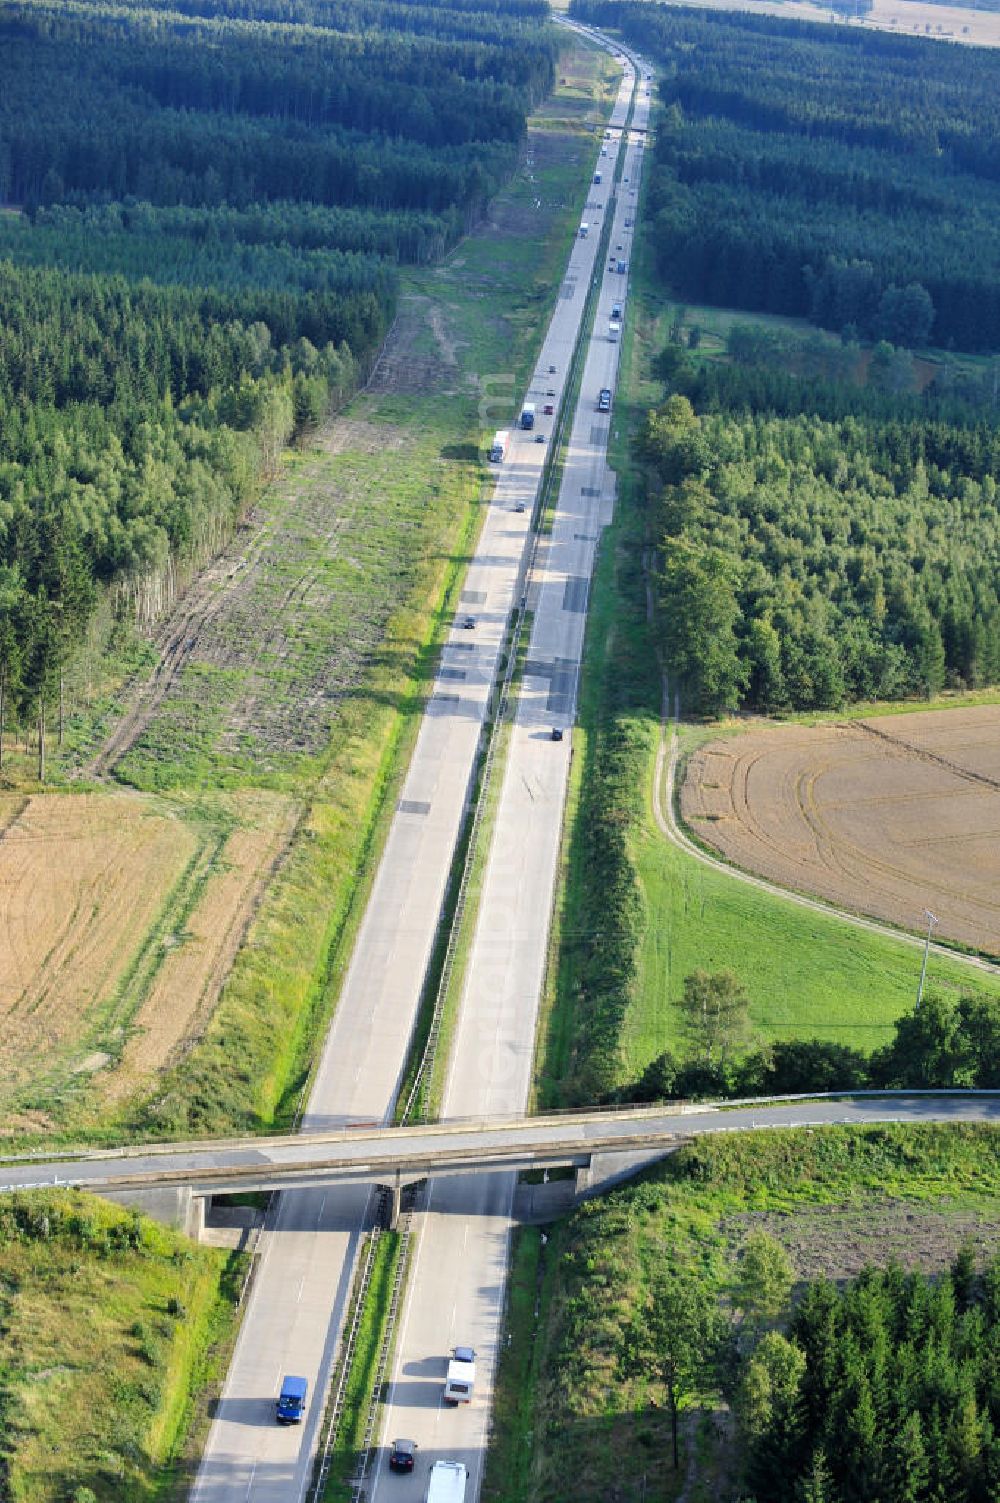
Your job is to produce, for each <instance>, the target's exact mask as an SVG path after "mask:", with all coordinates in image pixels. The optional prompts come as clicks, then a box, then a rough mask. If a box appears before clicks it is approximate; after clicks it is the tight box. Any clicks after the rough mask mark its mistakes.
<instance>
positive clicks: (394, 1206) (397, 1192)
mask: <svg viewBox="0 0 1000 1503" xmlns="http://www.w3.org/2000/svg"><path fill="white" fill-rule="evenodd" d="M382 1188H383V1190H384V1191H385V1192H386V1196H387V1197H388V1201H387V1205H386V1223H385V1224H386V1227H387V1228H388V1230H389V1231H390V1232H394V1231H395V1230H396V1228H397V1226H398V1225H399V1208H400V1206H401V1205H402V1202H403V1187H402V1185H401V1184H400V1183H399V1171H398V1170H397V1171H396V1180H395V1183H394V1184H391V1185H383V1186H382Z"/></svg>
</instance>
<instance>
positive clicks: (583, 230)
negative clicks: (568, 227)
mask: <svg viewBox="0 0 1000 1503" xmlns="http://www.w3.org/2000/svg"><path fill="white" fill-rule="evenodd" d="M589 234H590V225H589V224H588V223H587V221H586V220H584V222H583V224H581V226H580V239H581V240H586V238H587V236H588V235H589Z"/></svg>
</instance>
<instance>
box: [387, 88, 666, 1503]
mask: <svg viewBox="0 0 1000 1503" xmlns="http://www.w3.org/2000/svg"><path fill="white" fill-rule="evenodd" d="M632 74H633V65H632V64H631V63H630V62H628V61H627V62H626V76H625V81H624V83H623V87H622V93H621V94H620V96H619V101H618V104H617V105H616V108H615V112H614V115H613V116H612V119H611V122H610V126H611V133H610V138H609V139H608V141H607V145H606V149H607V156H606V157H605V156H603V155H602V157H601V159H600V162H599V166H600V167H601V168H602V176H603V177H604V179H605V183H606V182H607V180H608V178H609V177H610V176H611V174H612V172H613V170H614V168H615V165H616V157H617V156H618V154H619V151H620V142H621V136H622V128H623V127H624V125H625V123H626V120H627V113H626V104H627V100H628V94H629V93H630V92H631V89H632ZM635 96H636V97H635V102H634V114H633V118H632V126H633V129H632V130H631V132H630V135H629V139H628V141H627V142H626V143H625V145H624V150H623V151H622V153H621V154H622V157H623V164H622V168H621V174H622V176H621V181H620V182H619V183H618V191H617V196H616V203H615V213H614V220H613V224H612V228H611V235H610V241H609V247H608V251H609V259H608V260H607V261H605V262H604V263H603V264H602V265H601V266H600V267H599V268H598V275H599V277H600V279H601V285H600V293H599V300H598V305H597V313H596V318H595V322H594V329H593V334H592V336H591V338H590V340H589V344H588V348H587V351H586V359H585V363H584V370H583V377H582V385H581V391H580V400H579V402H578V404H577V409H576V412H575V414H574V417H573V424H572V430H571V433H570V438H569V444H568V449H567V453H566V457H565V464H564V469H563V474H562V478H561V485H560V491H559V496H558V501H557V505H556V511H555V517H554V523H553V529H552V533H551V536H550V538H549V540H548V542H547V545H546V546H545V548H544V550H540V552H539V557H538V564H537V572H538V578H539V580H540V585H539V588H538V592H537V598H536V599H534V600H533V606H534V616H533V623H532V632H531V640H530V646H529V649H528V653H527V661H526V665H525V670H524V683H523V688H522V691H521V694H520V697H519V701H518V706H517V713H516V717H515V723H514V726H513V732H512V737H511V742H510V746H509V750H508V753H507V761H506V766H505V772H504V780H503V786H502V790H501V794H500V801H499V806H498V809H497V814H496V820H495V826H494V833H493V839H492V845H491V849H490V852H489V857H488V862H487V867H486V871H485V874H484V879H483V886H482V895H481V898H480V907H479V915H478V922H477V927H476V931H475V935H474V939H473V944H472V950H471V955H470V960H469V964H468V968H467V971H466V978H465V985H464V990H463V996H462V1002H461V1008H460V1013H459V1021H458V1025H457V1030H456V1035H455V1039H454V1044H453V1049H452V1057H451V1066H450V1073H449V1077H448V1082H447V1086H446V1090H445V1095H444V1100H443V1103H442V1116H443V1117H444V1118H445V1119H449V1118H453V1117H462V1116H467V1115H470V1114H473V1113H476V1114H480V1115H485V1116H494V1115H497V1114H504V1113H511V1112H523V1111H524V1110H525V1109H526V1107H527V1103H528V1094H529V1089H530V1083H531V1073H532V1058H533V1053H534V1042H535V1029H536V1020H537V1014H538V1005H539V999H540V996H541V989H542V982H543V978H544V971H545V956H546V950H547V946H548V937H549V923H550V916H551V911H552V902H553V896H554V892H555V885H556V876H557V865H558V859H559V846H560V838H561V831H562V821H563V809H564V804H565V796H566V788H567V783H568V778H569V767H570V756H571V737H570V735H569V734H568V733H567V734H566V735H565V736H564V738H563V740H562V741H561V742H554V741H553V740H552V739H551V728H552V727H553V726H559V727H564V728H565V727H569V726H571V725H572V722H573V718H574V714H575V707H576V690H577V681H578V675H579V670H580V663H581V659H582V654H583V637H584V628H585V624H586V610H587V599H588V593H589V588H590V579H591V574H592V570H593V564H594V558H595V554H596V549H597V544H598V540H599V537H600V532H601V528H602V525H604V524H605V523H606V522H607V521H609V520H610V512H611V505H612V502H613V497H614V482H613V477H612V476H611V474H610V473H609V471H608V468H607V463H606V457H607V444H608V438H609V432H610V425H611V423H612V422H613V421H614V419H613V416H604V415H602V414H599V413H598V411H597V398H598V394H599V392H600V390H601V388H602V387H607V388H610V389H611V390H612V391H613V390H614V389H615V387H616V385H617V375H618V360H619V353H620V348H621V347H620V345H619V344H618V343H617V342H616V341H615V342H612V341H611V340H610V339H609V337H608V325H609V320H610V315H611V310H612V307H613V306H614V304H615V303H620V304H624V302H625V294H626V290H627V280H628V279H627V271H626V272H625V274H624V275H623V274H621V273H619V272H618V271H617V269H615V270H611V269H610V268H611V267H612V266H614V267H615V268H617V264H618V261H619V259H620V260H621V261H622V262H623V263H624V264H625V266H626V267H627V265H628V263H629V261H630V260H631V247H632V236H633V228H632V227H633V225H634V221H635V216H636V204H637V201H638V187H639V177H640V173H641V168H642V153H643V145H644V140H645V127H646V124H647V119H648V114H649V99H648V86H647V85H646V84H645V82H644V81H642V82H640V83H639V86H638V88H637V89H636V90H635ZM603 191H604V192H607V191H608V190H607V188H604V190H603ZM515 1183H516V1175H515V1174H513V1173H508V1174H495V1173H494V1174H474V1175H470V1176H468V1177H466V1178H455V1179H452V1178H449V1179H444V1180H443V1179H438V1180H432V1181H431V1182H430V1184H429V1186H428V1190H427V1195H426V1200H425V1205H424V1209H423V1211H422V1213H421V1215H420V1217H419V1221H418V1225H417V1230H416V1236H415V1244H416V1245H415V1252H414V1255H413V1262H412V1272H411V1276H410V1278H409V1281H408V1285H407V1290H406V1295H405V1300H404V1305H403V1309H402V1311H401V1316H400V1321H399V1326H398V1332H399V1334H398V1339H397V1344H396V1350H395V1353H394V1363H393V1368H392V1373H391V1386H390V1391H389V1396H388V1399H387V1402H386V1406H385V1408H386V1412H385V1414H384V1416H383V1422H382V1426H381V1434H382V1441H383V1444H382V1446H381V1447H380V1449H379V1451H378V1453H377V1455H376V1456H375V1458H374V1462H373V1467H374V1473H373V1477H372V1483H371V1485H370V1487H369V1488H368V1489H367V1490H366V1497H367V1498H371V1499H376V1500H381V1499H389V1498H391V1499H393V1500H397V1503H417V1500H421V1499H423V1498H424V1496H425V1490H426V1487H427V1473H428V1469H429V1467H430V1466H431V1464H432V1463H433V1462H434V1461H435V1460H439V1459H449V1460H457V1461H461V1462H464V1464H465V1466H466V1467H467V1469H468V1473H469V1482H468V1488H467V1494H466V1496H467V1499H468V1503H473V1500H475V1499H476V1498H478V1496H479V1490H480V1486H481V1483H482V1472H483V1465H484V1462H485V1455H486V1447H487V1441H488V1431H489V1417H490V1407H491V1399H492V1388H493V1378H494V1373H495V1367H496V1359H497V1352H498V1345H499V1340H500V1334H501V1326H502V1320H503V1306H504V1290H505V1285H506V1277H507V1263H508V1253H509V1244H510V1231H511V1207H512V1200H513V1194H514V1187H515ZM456 1344H462V1345H470V1346H473V1347H474V1348H475V1349H476V1352H477V1354H478V1355H477V1375H476V1393H475V1396H474V1398H473V1401H472V1403H471V1404H467V1405H462V1406H460V1407H458V1408H451V1407H449V1408H445V1407H444V1405H443V1402H442V1381H443V1378H444V1373H445V1367H446V1363H447V1357H448V1354H449V1352H450V1349H451V1348H452V1347H453V1346H455V1345H456ZM397 1436H404V1437H406V1438H408V1439H412V1440H415V1441H416V1442H417V1445H418V1447H419V1450H418V1453H417V1455H418V1460H417V1465H416V1467H415V1468H414V1472H413V1474H412V1475H410V1476H408V1477H399V1476H395V1475H393V1474H391V1473H390V1472H389V1469H388V1445H389V1443H391V1441H392V1440H393V1439H394V1438H395V1437H397Z"/></svg>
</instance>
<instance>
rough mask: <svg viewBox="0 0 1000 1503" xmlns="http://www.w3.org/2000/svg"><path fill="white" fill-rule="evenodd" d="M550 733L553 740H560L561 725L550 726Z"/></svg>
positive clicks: (561, 736) (561, 734)
mask: <svg viewBox="0 0 1000 1503" xmlns="http://www.w3.org/2000/svg"><path fill="white" fill-rule="evenodd" d="M550 735H551V737H552V740H553V741H561V740H562V738H563V733H562V726H561V725H554V726H553V727H552V730H551V732H550Z"/></svg>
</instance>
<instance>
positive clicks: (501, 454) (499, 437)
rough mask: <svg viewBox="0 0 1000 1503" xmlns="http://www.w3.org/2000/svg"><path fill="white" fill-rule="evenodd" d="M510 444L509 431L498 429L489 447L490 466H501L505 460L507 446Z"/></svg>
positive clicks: (507, 429)
mask: <svg viewBox="0 0 1000 1503" xmlns="http://www.w3.org/2000/svg"><path fill="white" fill-rule="evenodd" d="M509 443H510V429H509V428H498V429H497V431H496V433H494V435H493V442H492V444H491V445H490V464H503V462H504V460H505V459H506V458H507V445H508V444H509Z"/></svg>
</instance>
